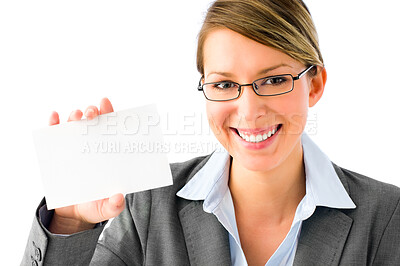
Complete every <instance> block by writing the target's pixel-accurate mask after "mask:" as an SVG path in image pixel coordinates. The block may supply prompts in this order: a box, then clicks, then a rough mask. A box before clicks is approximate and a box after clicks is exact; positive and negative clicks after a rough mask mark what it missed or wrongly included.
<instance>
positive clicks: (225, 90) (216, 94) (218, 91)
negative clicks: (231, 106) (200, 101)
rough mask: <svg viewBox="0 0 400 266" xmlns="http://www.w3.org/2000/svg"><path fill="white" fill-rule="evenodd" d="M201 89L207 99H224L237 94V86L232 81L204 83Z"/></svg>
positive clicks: (229, 98) (231, 97)
mask: <svg viewBox="0 0 400 266" xmlns="http://www.w3.org/2000/svg"><path fill="white" fill-rule="evenodd" d="M203 91H204V95H205V96H206V97H207V99H209V100H214V101H226V100H231V99H235V98H237V97H238V96H239V86H238V84H236V83H233V82H218V83H206V84H204V85H203Z"/></svg>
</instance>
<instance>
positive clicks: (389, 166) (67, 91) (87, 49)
mask: <svg viewBox="0 0 400 266" xmlns="http://www.w3.org/2000/svg"><path fill="white" fill-rule="evenodd" d="M209 2H210V1H200V0H196V1H187V0H186V1H184V0H179V1H178V0H171V1H95V2H93V1H62V2H60V1H20V0H13V1H11V0H8V1H2V2H0V91H1V93H0V100H1V102H0V114H1V116H0V119H1V120H0V121H1V123H0V126H1V130H0V134H1V135H0V154H1V161H0V177H1V181H2V183H1V186H0V190H1V191H0V195H1V226H0V235H1V237H2V241H1V244H0V246H1V248H0V252H1V253H2V259H1V261H2V262H1V264H3V265H18V264H19V263H20V260H21V258H22V254H23V250H24V248H25V244H26V240H27V237H28V234H29V230H30V225H31V223H32V219H33V217H34V212H35V209H36V206H37V205H38V203H39V202H40V200H41V198H42V197H43V189H42V184H41V179H40V175H39V169H38V164H37V159H36V157H35V156H36V155H35V152H34V149H33V141H32V130H33V129H36V128H41V127H45V126H47V123H48V117H49V115H50V113H51V111H53V110H56V111H58V112H59V113H60V118H61V121H62V122H65V121H66V120H67V117H68V115H69V113H70V112H71V111H72V110H74V109H82V110H84V109H85V108H86V107H87V106H88V105H91V104H93V105H98V103H99V101H100V99H101V98H102V97H109V99H110V100H111V101H112V103H113V105H114V109H115V110H116V111H117V110H123V109H127V108H130V107H134V106H138V105H142V104H146V103H153V102H154V103H157V104H158V106H159V109H160V112H162V113H163V114H167V115H168V116H169V117H170V119H171V121H172V122H171V124H170V128H169V129H171V128H172V129H175V130H176V131H175V132H176V134H170V135H169V136H167V139H168V141H171V143H174V142H180V143H183V142H192V143H196V142H205V143H208V142H212V138H211V136H210V135H209V133H208V130H207V128H208V127H207V124H206V122H204V121H205V120H204V117H203V115H204V99H203V95H202V94H201V93H199V92H197V91H196V84H197V82H198V79H199V74H198V73H197V71H196V67H195V52H196V36H197V33H198V30H199V29H200V26H201V21H202V18H203V16H204V13H205V11H206V8H207V6H208V5H209ZM307 4H308V7H309V9H310V10H311V13H312V14H313V18H314V21H315V24H316V26H317V30H318V32H319V35H320V43H321V49H322V53H323V56H324V59H325V63H326V68H327V71H328V82H327V85H326V90H325V94H324V96H323V98H322V99H321V101H320V102H319V103H318V104H317V106H316V107H315V108H313V109H312V111H311V113H312V120H313V125H314V126H313V130H312V132H314V133H313V134H311V137H312V138H313V139H314V140H315V142H316V143H317V144H318V145H319V146H320V147H321V149H322V150H323V151H324V152H325V153H326V154H327V155H328V156H329V157H330V158H331V160H332V161H334V162H335V163H336V164H338V165H340V166H342V167H345V168H348V169H351V170H353V171H356V172H359V173H363V174H365V175H367V176H371V177H373V178H376V179H379V180H381V181H385V182H389V183H392V184H396V185H397V186H400V179H399V178H400V176H399V173H398V165H399V158H400V156H399V149H400V140H399V137H398V136H399V133H400V126H399V118H398V116H399V114H400V104H399V102H400V100H399V96H400V93H399V91H400V85H399V82H400V81H399V79H398V76H399V75H398V71H399V67H398V65H399V62H400V55H399V47H400V38H399V37H398V27H399V26H400V19H399V15H398V10H399V8H400V5H399V3H398V1H394V0H381V1H371V0H352V1H348V0H335V1H327V0H324V1H321V0H308V1H307ZM203 123H204V124H203ZM185 125H186V126H185ZM184 128H186V131H185V129H184ZM187 130H189V131H187ZM171 132H173V131H171ZM208 152H211V150H207V149H206V150H199V151H198V152H196V151H189V152H183V151H182V150H181V151H179V150H176V152H174V153H171V154H170V155H169V156H170V161H171V162H173V161H181V160H185V159H188V158H191V157H194V156H196V155H199V154H203V153H208ZM71 167H73V166H71Z"/></svg>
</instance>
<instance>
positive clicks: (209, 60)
mask: <svg viewBox="0 0 400 266" xmlns="http://www.w3.org/2000/svg"><path fill="white" fill-rule="evenodd" d="M203 51H204V72H205V73H204V74H205V75H206V76H207V74H208V73H210V72H227V73H232V75H238V74H243V75H254V74H255V73H258V72H259V71H260V70H262V69H266V68H269V67H272V66H276V65H280V64H285V65H290V66H292V67H295V66H296V65H298V64H300V63H299V62H298V61H296V60H294V59H293V58H291V57H290V56H288V55H287V54H285V53H282V52H280V51H278V50H276V49H274V48H271V47H269V46H266V45H263V44H261V43H258V42H256V41H253V40H251V39H249V38H247V37H245V36H243V35H241V34H239V33H237V32H234V31H232V30H229V29H226V28H220V29H216V30H214V31H212V32H210V33H209V34H208V36H207V38H206V40H205V43H204V50H203Z"/></svg>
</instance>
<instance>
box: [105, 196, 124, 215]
mask: <svg viewBox="0 0 400 266" xmlns="http://www.w3.org/2000/svg"><path fill="white" fill-rule="evenodd" d="M124 208H125V198H124V195H122V194H116V195H114V196H112V197H110V198H109V199H108V200H105V201H104V203H103V206H102V210H101V213H102V216H103V218H104V220H108V219H111V218H114V217H116V216H118V215H119V214H120V213H121V212H122V211H123V210H124Z"/></svg>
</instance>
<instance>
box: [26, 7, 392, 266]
mask: <svg viewBox="0 0 400 266" xmlns="http://www.w3.org/2000/svg"><path fill="white" fill-rule="evenodd" d="M197 68H198V71H199V72H200V74H201V79H200V82H199V84H198V90H199V91H202V92H203V94H204V96H205V98H206V103H205V104H206V111H207V117H208V121H209V124H210V127H211V129H212V131H213V133H214V135H215V136H216V138H217V140H218V141H219V143H220V144H221V145H222V146H223V148H222V149H221V150H219V151H215V152H214V153H212V154H210V155H208V156H205V157H198V158H195V159H192V160H190V161H187V162H184V163H179V164H171V171H172V174H173V177H174V184H173V185H172V186H169V187H164V188H160V189H155V190H150V191H144V192H140V193H134V194H128V195H127V196H126V197H125V199H124V198H123V197H122V195H121V194H117V195H115V196H113V197H111V198H110V199H104V200H99V201H95V202H90V203H85V204H79V205H75V206H69V207H65V208H60V209H56V210H55V211H48V210H47V207H46V202H45V200H43V201H42V203H41V204H40V206H39V207H38V210H37V215H36V217H35V220H34V224H33V228H32V231H31V234H30V236H29V240H28V246H27V249H26V252H25V255H24V260H23V264H28V263H30V262H31V261H35V262H37V261H43V262H44V263H45V264H48V265H58V264H62V265H82V264H83V265H86V264H89V263H92V264H93V265H246V264H248V265H339V264H340V265H396V263H398V261H400V238H399V237H398V231H399V230H400V207H399V206H400V189H399V188H397V187H395V186H391V185H388V184H384V183H381V182H378V181H375V180H373V179H370V178H368V177H365V176H363V175H360V174H358V173H354V172H351V171H349V170H346V169H344V168H341V167H339V166H337V165H336V164H334V163H333V162H331V160H330V159H329V158H328V157H327V156H326V155H325V154H324V153H323V152H322V151H321V150H320V149H319V148H318V146H317V145H316V144H315V143H313V142H312V141H311V139H310V138H309V137H308V136H307V134H305V133H304V128H305V125H306V121H307V115H308V110H309V108H310V107H313V106H314V105H315V104H316V103H317V102H318V101H319V100H320V98H321V97H322V95H323V92H324V87H325V83H326V80H327V72H326V69H325V67H324V64H323V59H322V55H321V53H320V50H319V45H318V37H317V34H316V31H315V27H314V24H313V21H312V19H311V15H310V13H309V11H308V9H307V8H306V6H305V4H304V3H303V2H302V1H301V0H290V1H288V0H254V1H245V0H217V1H215V2H214V3H213V5H212V6H211V7H210V8H209V10H208V13H207V16H206V18H205V21H204V24H203V27H202V29H201V31H200V34H199V39H198V51H197ZM89 110H91V111H89ZM112 111H113V107H112V105H111V103H110V102H109V100H108V99H103V100H102V102H101V104H100V111H99V110H98V109H97V107H95V106H90V107H89V108H88V110H87V111H86V112H85V114H86V116H87V117H88V118H93V117H95V116H97V115H98V114H99V113H100V114H102V113H108V112H112ZM82 115H83V113H82V112H80V111H79V112H74V113H72V114H71V116H70V120H80V119H81V117H82ZM58 123H59V118H58V114H57V113H53V114H52V116H51V122H50V124H58ZM113 217H116V218H115V219H114V220H113V222H112V224H111V225H110V226H109V227H108V228H107V229H106V230H105V231H104V237H103V238H102V239H101V240H100V241H99V240H98V238H99V235H100V233H101V232H102V230H103V228H104V224H105V222H106V221H107V220H108V219H110V218H113ZM59 234H62V236H60V235H59ZM65 235H68V236H65ZM38 254H39V255H38Z"/></svg>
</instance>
